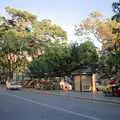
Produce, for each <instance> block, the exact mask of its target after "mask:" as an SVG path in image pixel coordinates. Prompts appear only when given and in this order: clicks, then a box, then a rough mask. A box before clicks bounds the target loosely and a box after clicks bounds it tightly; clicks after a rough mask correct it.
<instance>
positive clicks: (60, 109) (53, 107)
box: [0, 93, 101, 120]
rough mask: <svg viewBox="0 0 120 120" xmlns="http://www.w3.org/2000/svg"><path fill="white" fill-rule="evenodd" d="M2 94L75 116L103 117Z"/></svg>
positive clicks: (92, 118)
mask: <svg viewBox="0 0 120 120" xmlns="http://www.w3.org/2000/svg"><path fill="white" fill-rule="evenodd" d="M0 94H2V95H7V96H10V97H15V98H16V99H19V100H23V101H26V102H30V103H32V104H37V105H40V106H42V107H47V108H50V109H53V110H57V111H61V112H65V113H68V114H72V115H74V116H80V117H83V118H86V119H89V120H101V119H99V118H96V117H93V116H88V115H85V114H81V113H78V112H73V111H71V110H68V109H64V108H60V107H57V106H53V105H49V104H45V103H42V102H38V101H34V100H31V99H28V98H25V97H21V96H18V95H14V94H10V93H0Z"/></svg>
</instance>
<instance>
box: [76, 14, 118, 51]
mask: <svg viewBox="0 0 120 120" xmlns="http://www.w3.org/2000/svg"><path fill="white" fill-rule="evenodd" d="M115 26H118V24H117V22H116V21H112V20H111V19H105V18H104V17H103V15H101V13H99V12H93V13H91V14H90V15H89V16H88V17H87V18H86V19H85V20H83V21H82V23H81V24H80V25H77V26H76V28H75V31H76V35H77V36H78V37H79V38H81V39H82V40H83V39H84V38H87V39H90V40H93V39H96V40H97V41H99V42H100V43H101V44H102V48H103V49H108V48H111V47H113V43H114V38H115V37H116V35H113V34H112V28H113V27H115Z"/></svg>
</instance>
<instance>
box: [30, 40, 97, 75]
mask: <svg viewBox="0 0 120 120" xmlns="http://www.w3.org/2000/svg"><path fill="white" fill-rule="evenodd" d="M97 60H98V55H97V52H96V48H95V46H94V44H93V43H92V42H90V41H86V42H85V43H83V44H80V45H78V44H76V43H75V44H72V45H69V46H68V45H64V44H60V43H59V42H58V41H57V42H55V43H54V44H53V43H50V44H49V47H47V48H46V49H45V54H44V55H43V56H41V57H40V58H39V59H38V60H35V61H33V62H32V63H31V65H30V66H29V69H30V71H31V72H32V73H36V74H39V73H48V74H52V73H54V75H59V76H61V75H63V74H64V75H69V74H71V72H72V71H73V70H74V69H75V68H76V66H77V65H78V64H85V65H91V64H95V63H96V62H97Z"/></svg>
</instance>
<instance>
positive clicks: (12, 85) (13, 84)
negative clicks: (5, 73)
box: [6, 81, 22, 90]
mask: <svg viewBox="0 0 120 120" xmlns="http://www.w3.org/2000/svg"><path fill="white" fill-rule="evenodd" d="M6 88H7V89H8V90H20V89H21V88H22V86H21V85H18V84H17V82H16V81H12V82H9V81H6Z"/></svg>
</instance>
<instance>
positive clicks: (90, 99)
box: [42, 91, 120, 104]
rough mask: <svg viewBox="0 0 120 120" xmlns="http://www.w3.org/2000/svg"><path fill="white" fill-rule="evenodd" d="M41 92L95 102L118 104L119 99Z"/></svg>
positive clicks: (119, 102)
mask: <svg viewBox="0 0 120 120" xmlns="http://www.w3.org/2000/svg"><path fill="white" fill-rule="evenodd" d="M42 93H44V94H46V95H55V96H64V97H67V98H71V99H78V100H80V99H81V100H89V101H96V102H105V103H114V104H120V101H112V100H106V99H97V98H88V97H78V96H69V95H64V94H57V93H51V92H45V91H42Z"/></svg>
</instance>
